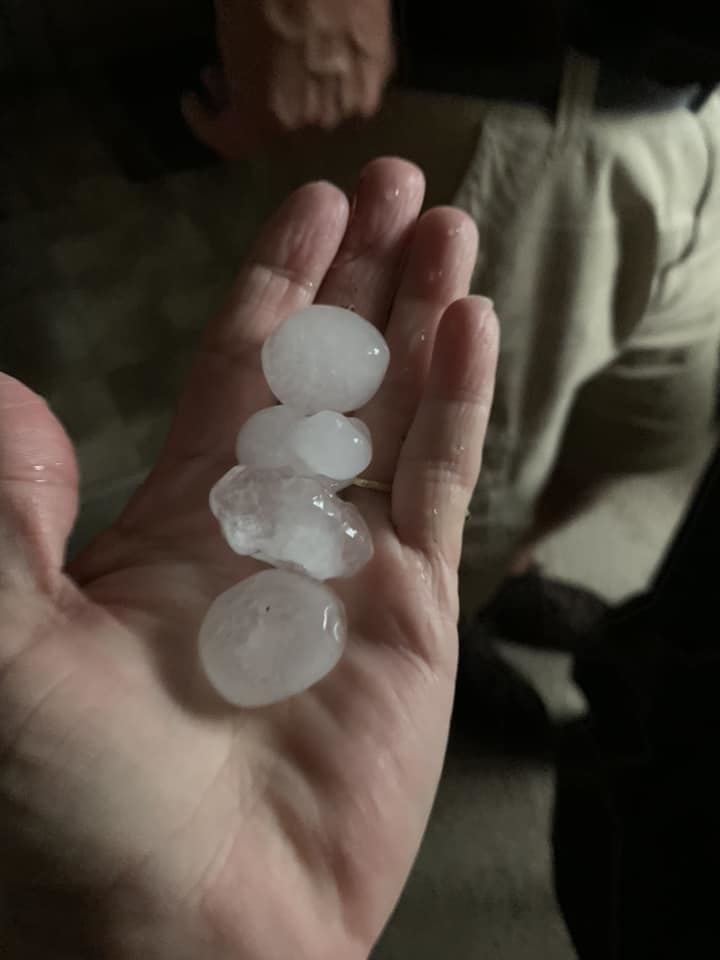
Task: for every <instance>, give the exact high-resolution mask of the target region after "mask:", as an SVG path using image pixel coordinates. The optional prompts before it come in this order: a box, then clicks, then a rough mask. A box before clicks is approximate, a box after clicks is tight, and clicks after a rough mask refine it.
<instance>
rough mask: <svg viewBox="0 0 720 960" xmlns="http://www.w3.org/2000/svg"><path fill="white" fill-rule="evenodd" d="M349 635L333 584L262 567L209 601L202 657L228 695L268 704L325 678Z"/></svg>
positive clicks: (244, 701) (221, 690)
mask: <svg viewBox="0 0 720 960" xmlns="http://www.w3.org/2000/svg"><path fill="white" fill-rule="evenodd" d="M346 635H347V629H346V625H345V614H344V611H343V606H342V603H341V601H340V600H339V599H338V598H337V597H336V596H335V594H334V593H333V592H332V590H330V589H329V588H328V587H326V586H324V585H323V584H321V583H317V582H316V581H314V580H309V579H308V578H307V577H303V576H301V575H300V574H297V573H292V572H290V571H287V570H263V571H262V572H261V573H257V574H255V576H252V577H248V579H247V580H243V581H242V583H239V584H237V586H234V587H231V588H230V589H229V590H227V591H225V593H223V594H221V595H220V596H219V597H218V598H217V599H216V600H215V602H214V603H213V605H212V606H211V607H210V610H209V611H208V613H207V616H206V617H205V620H204V621H203V625H202V627H201V630H200V659H201V662H202V665H203V667H204V669H205V672H206V674H207V676H208V679H209V680H210V682H211V683H212V685H213V686H214V687H215V688H216V690H217V691H218V692H219V693H220V694H221V695H222V696H223V697H224V698H225V699H226V700H228V701H229V702H230V703H233V704H235V705H237V706H241V707H263V706H267V705H268V704H271V703H277V702H278V701H280V700H284V699H286V698H287V697H291V696H293V695H294V694H296V693H301V692H302V691H303V690H306V689H307V688H308V687H311V686H312V685H313V684H314V683H317V681H318V680H321V679H322V678H323V677H324V676H325V675H326V674H327V673H329V672H330V671H331V670H332V669H333V667H334V666H335V665H336V664H337V662H338V660H339V659H340V657H341V655H342V652H343V648H344V646H345V640H346Z"/></svg>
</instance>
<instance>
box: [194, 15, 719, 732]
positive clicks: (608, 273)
mask: <svg viewBox="0 0 720 960" xmlns="http://www.w3.org/2000/svg"><path fill="white" fill-rule="evenodd" d="M217 13H218V38H219V46H220V50H221V54H222V70H221V71H219V72H215V73H210V74H208V81H209V84H210V87H211V88H212V89H213V90H214V93H215V95H216V99H215V105H214V106H213V107H208V106H202V105H201V104H200V102H199V101H198V100H197V99H194V100H193V99H191V100H190V101H186V116H187V117H188V120H189V122H190V124H191V126H192V128H193V129H194V130H195V132H196V133H197V135H198V136H199V137H200V138H201V139H203V140H204V141H205V142H206V143H208V144H209V145H211V146H213V147H214V148H215V149H216V150H217V151H218V152H220V153H222V154H224V155H226V156H232V155H237V154H238V153H242V152H243V151H246V150H247V149H248V148H249V146H250V145H251V143H253V142H257V140H253V137H256V138H257V137H259V138H261V139H262V138H265V139H267V138H268V137H271V136H276V135H277V134H278V132H279V131H281V130H284V131H286V132H287V131H290V130H295V129H297V128H299V127H302V126H303V125H308V124H310V125H313V124H314V125H321V126H325V127H333V126H338V125H339V124H341V121H343V120H346V119H348V118H349V117H351V116H353V115H355V114H357V113H361V114H369V113H371V112H372V111H373V110H374V109H376V108H377V107H378V105H379V103H380V100H381V97H382V92H383V89H384V88H385V85H386V82H387V80H388V77H389V74H390V70H391V66H392V64H393V62H396V63H397V70H396V86H397V87H400V88H401V90H402V91H404V92H405V93H404V95H403V96H401V97H398V96H397V95H396V93H394V92H392V91H391V92H390V93H389V94H388V95H387V98H386V107H385V110H384V111H382V112H381V113H380V114H379V116H378V118H377V119H376V120H375V121H373V122H371V123H370V124H368V127H367V129H368V130H369V131H371V133H372V136H373V138H374V143H375V144H376V145H378V144H379V145H380V146H381V147H382V149H384V150H388V151H392V152H400V153H402V154H404V155H408V156H409V157H410V158H411V159H413V160H414V161H415V162H417V163H418V164H419V165H420V166H421V167H422V168H423V169H424V170H425V172H426V174H427V179H428V183H429V188H430V190H431V191H432V192H433V196H434V199H436V200H438V201H439V202H452V203H454V204H456V205H458V206H460V207H461V208H463V209H465V210H467V211H468V212H469V213H470V214H471V215H472V217H473V219H474V220H475V222H476V224H477V227H478V230H479V233H480V248H479V258H478V263H477V267H476V271H475V278H474V285H473V289H475V290H477V291H480V292H482V293H484V294H486V295H487V296H489V297H490V298H492V299H493V300H494V301H495V304H496V306H497V309H498V313H499V315H500V316H501V317H502V345H501V353H500V360H499V367H498V382H497V391H496V401H495V406H494V409H493V413H492V418H491V422H490V428H489V432H488V438H487V443H486V452H485V460H484V467H483V471H482V473H481V477H480V481H479V484H478V487H477V489H476V492H475V496H474V498H473V502H472V505H471V517H470V519H469V521H468V523H467V525H466V529H465V537H464V552H463V565H462V571H461V599H462V609H463V617H464V621H463V626H462V645H461V652H462V655H461V670H460V679H459V687H458V694H459V697H458V703H459V712H460V714H462V715H463V716H464V717H465V718H466V719H467V720H468V721H469V722H470V723H472V724H473V725H474V726H475V728H476V729H477V730H478V731H482V730H485V729H487V728H488V726H498V725H499V727H500V730H499V733H500V736H501V738H502V739H503V741H504V742H505V743H510V742H512V741H516V742H517V743H518V745H520V746H522V745H524V744H525V743H528V744H530V745H532V743H534V742H535V741H538V740H539V741H543V740H546V739H547V737H548V735H549V732H550V731H549V725H548V720H547V716H546V713H545V708H544V705H543V703H542V702H541V701H540V699H539V698H538V696H537V695H536V694H535V692H534V691H533V690H532V689H530V688H529V687H528V686H527V684H525V683H524V682H523V681H521V680H520V678H519V677H518V676H517V675H515V674H514V673H513V672H512V671H511V670H510V669H509V668H508V667H507V666H506V665H505V663H504V661H502V659H501V658H499V657H498V656H497V653H496V649H495V645H494V640H495V638H504V639H509V640H514V641H516V642H521V643H526V644H532V645H549V646H556V647H560V648H563V649H573V648H574V646H575V645H576V644H577V641H578V638H579V637H580V636H581V635H582V634H584V632H585V631H586V629H588V628H589V627H590V626H591V625H592V624H593V623H594V622H595V621H596V620H597V619H598V617H599V616H600V615H601V614H602V612H603V610H604V609H605V604H604V603H603V602H602V601H601V599H600V598H598V597H596V596H594V595H592V594H590V593H589V592H588V591H583V590H580V589H579V588H577V587H575V586H573V585H569V584H563V583H558V582H556V581H550V580H548V579H546V578H544V577H543V576H542V573H541V571H540V569H539V568H538V567H537V566H536V563H535V554H536V551H537V548H538V546H539V545H540V544H541V543H542V541H543V540H544V539H545V538H546V537H547V536H549V535H550V534H552V533H553V532H555V531H556V530H558V529H559V528H560V527H562V526H563V525H564V524H566V523H567V522H568V521H570V520H571V519H573V518H574V517H575V516H576V515H577V514H578V513H579V512H581V511H582V510H584V509H586V508H587V507H588V506H589V505H590V504H592V503H593V502H594V500H595V499H596V498H597V497H598V496H599V495H600V494H601V493H602V491H603V490H604V489H605V487H606V486H607V484H608V483H609V482H611V481H612V480H614V479H616V478H620V477H623V476H628V475H630V474H633V473H642V472H651V471H656V470H660V469H664V468H666V467H670V466H675V465H678V464H680V463H681V462H683V461H684V460H687V459H689V458H694V457H695V456H696V453H697V451H698V450H699V449H700V448H701V447H702V445H703V444H704V443H706V442H707V436H708V428H709V425H710V422H711V416H712V405H713V396H714V389H715V375H716V368H717V357H718V344H719V343H720V271H718V270H717V269H716V264H717V263H718V262H720V177H719V175H718V156H719V155H720V98H719V97H718V96H717V94H716V93H714V92H713V91H714V88H715V86H716V84H717V81H718V79H720V43H719V42H718V40H717V38H716V37H715V36H714V35H713V34H712V33H711V32H708V31H707V30H706V29H705V26H704V18H703V15H702V11H701V9H700V7H699V4H697V3H692V2H691V3H690V4H689V5H686V6H685V7H684V8H683V11H682V14H681V15H680V14H679V13H678V11H677V10H676V9H673V10H672V11H670V10H666V9H665V7H664V6H660V7H658V6H657V5H652V6H651V5H649V4H647V3H645V2H644V0H635V2H630V3H622V4H620V3H619V0H612V2H611V3H609V4H608V3H602V4H601V3H599V2H597V0H547V2H540V3H538V2H535V0H520V2H519V3H513V4H505V5H497V4H496V5H495V6H493V7H487V6H486V5H485V6H482V5H478V4H475V3H470V2H468V0H446V2H445V3H443V4H442V6H441V7H437V5H435V4H420V3H414V2H409V0H408V2H405V0H397V2H396V3H395V4H393V5H392V7H391V4H390V3H389V0H353V2H350V0H333V2H329V0H328V2H322V0H296V2H293V3H283V4H281V3H279V0H260V2H249V0H225V2H218V4H217ZM352 129H353V136H354V137H356V139H357V147H356V149H357V153H358V155H360V154H361V153H362V150H363V147H362V134H361V131H360V130H359V128H357V127H356V126H354V127H353V128H352ZM340 135H341V129H340V130H339V132H338V136H340ZM325 147H326V149H327V150H331V149H332V140H327V141H326V142H325ZM294 159H295V158H294ZM438 191H439V195H438ZM503 581H505V582H504V583H503Z"/></svg>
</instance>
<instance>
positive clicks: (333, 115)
mask: <svg viewBox="0 0 720 960" xmlns="http://www.w3.org/2000/svg"><path fill="white" fill-rule="evenodd" d="M215 7H216V14H217V37H218V46H219V49H220V55H221V59H222V70H218V69H217V68H209V69H208V70H206V71H205V72H204V74H203V82H204V84H205V88H206V92H207V95H208V98H209V100H210V102H211V105H210V106H207V105H206V104H205V103H203V101H202V100H201V99H200V98H199V97H198V96H197V95H196V94H187V95H186V96H185V97H184V98H183V113H184V115H185V119H186V120H187V122H188V125H189V126H190V128H191V130H192V131H193V133H194V134H195V135H196V137H197V138H198V139H199V140H201V141H202V142H203V143H205V144H206V145H207V146H209V147H210V148H211V149H213V150H215V151H216V152H217V153H219V154H221V155H222V156H224V157H227V158H237V157H239V156H242V155H244V154H246V153H247V152H248V151H249V150H252V149H253V148H255V147H257V146H262V145H263V144H264V143H265V142H267V141H268V139H270V138H271V137H273V136H274V135H276V134H278V133H281V132H283V131H290V130H297V129H300V128H302V127H311V126H315V127H323V128H325V129H332V128H333V127H336V126H338V125H339V124H340V123H342V121H344V120H347V119H349V118H350V117H353V116H357V115H360V116H370V115H372V114H373V113H375V111H376V110H377V109H378V107H379V105H380V102H381V99H382V94H383V90H384V88H385V84H386V82H387V79H388V77H389V75H390V72H391V70H392V67H393V62H394V55H393V37H392V18H391V12H390V2H389V0H290V2H288V0H216V3H215Z"/></svg>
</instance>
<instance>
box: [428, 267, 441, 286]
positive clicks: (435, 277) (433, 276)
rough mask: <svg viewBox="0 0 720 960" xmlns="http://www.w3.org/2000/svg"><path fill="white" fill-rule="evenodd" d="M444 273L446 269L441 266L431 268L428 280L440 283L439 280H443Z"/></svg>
mask: <svg viewBox="0 0 720 960" xmlns="http://www.w3.org/2000/svg"><path fill="white" fill-rule="evenodd" d="M443 275H444V271H443V270H441V269H440V268H438V269H437V270H430V271H429V273H428V281H429V282H430V283H438V281H440V280H442V278H443Z"/></svg>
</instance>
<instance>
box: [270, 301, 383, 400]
mask: <svg viewBox="0 0 720 960" xmlns="http://www.w3.org/2000/svg"><path fill="white" fill-rule="evenodd" d="M389 362H390V352H389V350H388V346H387V344H386V343H385V340H384V339H383V337H382V334H381V333H380V332H379V331H378V330H377V329H376V328H375V327H374V326H373V325H372V324H371V323H368V321H367V320H363V319H362V317H359V316H358V315H357V314H356V313H353V311H352V310H344V309H342V308H341V307H328V306H318V305H315V306H311V307H306V308H305V309H304V310H299V311H298V312H297V313H294V314H292V316H290V317H288V319H287V320H286V321H285V323H283V324H282V325H281V326H280V327H279V328H278V329H277V330H276V331H275V333H273V335H272V336H271V337H269V338H268V339H267V340H266V341H265V343H264V345H263V350H262V366H263V372H264V374H265V379H266V380H267V382H268V385H269V386H270V389H271V390H272V392H273V393H274V394H275V396H276V397H277V398H278V400H280V402H281V403H284V404H286V405H287V406H290V407H295V408H296V409H298V410H301V411H302V412H303V413H307V414H310V413H319V412H320V411H321V410H335V411H336V412H338V413H347V412H348V411H350V410H357V409H359V408H360V407H362V406H363V405H364V404H366V403H367V402H368V400H369V399H370V398H371V397H372V396H373V395H374V394H375V393H376V392H377V390H378V387H379V386H380V384H381V383H382V381H383V378H384V376H385V373H386V372H387V368H388V364H389Z"/></svg>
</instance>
